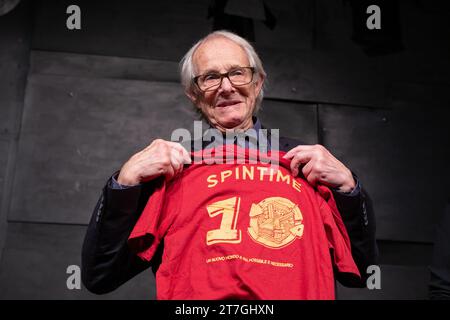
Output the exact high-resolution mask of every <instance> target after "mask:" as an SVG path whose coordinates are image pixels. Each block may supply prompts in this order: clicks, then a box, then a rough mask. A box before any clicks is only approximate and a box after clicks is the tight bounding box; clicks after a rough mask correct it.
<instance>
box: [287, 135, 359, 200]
mask: <svg viewBox="0 0 450 320" xmlns="http://www.w3.org/2000/svg"><path fill="white" fill-rule="evenodd" d="M283 158H285V159H291V172H292V174H293V175H294V177H296V176H297V175H298V173H299V168H301V170H302V172H303V175H304V176H305V178H306V180H308V182H309V183H310V184H311V185H313V186H315V185H317V184H323V185H326V186H328V187H332V188H336V189H338V190H339V191H341V192H351V191H352V190H353V189H354V188H355V179H354V178H353V175H352V172H351V171H350V170H349V169H348V168H347V167H346V166H345V165H344V164H343V163H342V162H340V161H339V160H338V159H336V158H335V157H334V156H333V155H332V154H331V153H330V152H329V151H328V150H327V149H326V148H325V147H324V146H322V145H319V144H316V145H311V146H310V145H299V146H297V147H295V148H293V149H291V150H289V151H288V152H287V153H286V154H285V155H284V156H283Z"/></svg>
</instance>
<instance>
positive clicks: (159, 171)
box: [117, 139, 191, 186]
mask: <svg viewBox="0 0 450 320" xmlns="http://www.w3.org/2000/svg"><path fill="white" fill-rule="evenodd" d="M186 163H191V157H190V155H189V153H188V152H187V151H186V149H184V148H183V146H182V145H181V144H179V143H178V142H172V141H166V140H162V139H156V140H154V141H153V142H152V143H151V144H150V145H149V146H148V147H146V148H145V149H144V150H141V151H139V152H138V153H136V154H134V155H133V156H132V157H131V158H130V159H129V160H128V161H127V162H126V163H125V164H124V165H123V166H122V168H121V169H120V174H119V176H118V178H117V182H118V183H120V184H121V185H127V186H133V185H137V184H139V183H142V182H147V181H150V180H153V179H155V178H157V177H159V176H162V175H164V176H165V177H166V179H167V180H170V179H172V178H173V177H174V176H175V175H177V174H179V173H180V172H181V171H182V170H183V165H184V164H186Z"/></svg>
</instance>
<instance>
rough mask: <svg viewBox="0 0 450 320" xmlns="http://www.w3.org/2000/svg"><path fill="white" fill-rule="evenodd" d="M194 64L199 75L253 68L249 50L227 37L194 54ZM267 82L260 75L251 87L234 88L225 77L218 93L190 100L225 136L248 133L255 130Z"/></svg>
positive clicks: (218, 38) (205, 43) (197, 96)
mask: <svg viewBox="0 0 450 320" xmlns="http://www.w3.org/2000/svg"><path fill="white" fill-rule="evenodd" d="M193 63H194V68H195V73H196V75H202V74H205V73H209V72H219V73H225V72H228V71H229V70H230V69H232V68H234V67H248V66H250V65H249V61H248V59H247V54H246V53H245V50H244V49H243V48H241V47H240V46H239V45H238V44H236V43H234V42H233V41H231V40H229V39H227V38H224V37H216V38H212V39H209V40H207V41H206V42H204V43H203V44H201V45H200V47H198V48H197V50H196V51H195V53H194V56H193ZM263 81H264V79H263V78H262V77H261V76H260V75H259V74H255V75H254V76H253V81H252V82H251V83H249V84H246V85H243V86H233V85H232V84H231V83H230V81H229V80H228V78H226V77H224V78H223V80H222V84H221V85H220V86H219V87H218V88H217V89H215V90H212V91H206V92H200V93H199V94H198V95H196V96H193V95H190V94H188V96H189V98H190V99H191V100H192V102H193V103H194V104H195V105H196V106H197V107H198V108H199V109H200V110H201V111H202V113H203V115H204V116H205V117H206V118H207V120H208V122H209V123H210V124H211V125H212V126H213V127H215V128H217V129H219V130H221V131H223V132H225V131H226V130H227V129H244V130H245V129H248V128H251V127H252V126H253V123H252V114H253V110H254V109H255V105H256V97H257V96H258V94H259V92H260V91H261V87H262V84H263Z"/></svg>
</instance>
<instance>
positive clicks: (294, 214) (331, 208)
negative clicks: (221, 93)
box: [128, 149, 360, 300]
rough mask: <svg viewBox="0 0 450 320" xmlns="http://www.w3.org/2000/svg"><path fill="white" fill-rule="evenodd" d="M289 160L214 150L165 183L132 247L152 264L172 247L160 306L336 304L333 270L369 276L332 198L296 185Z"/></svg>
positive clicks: (159, 282)
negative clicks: (200, 302)
mask: <svg viewBox="0 0 450 320" xmlns="http://www.w3.org/2000/svg"><path fill="white" fill-rule="evenodd" d="M235 151H236V149H235ZM284 154H285V153H284V152H279V153H278V152H272V154H271V156H272V157H273V156H276V155H279V161H280V163H279V164H280V165H279V166H278V167H274V166H273V165H271V164H270V163H267V161H265V160H262V161H257V162H256V163H255V161H253V162H251V163H242V162H243V161H240V162H241V163H236V161H234V163H232V164H226V163H225V164H210V163H211V161H208V159H209V160H211V157H209V158H208V155H206V153H205V154H203V156H204V159H205V160H204V161H203V162H202V163H194V164H192V165H190V166H189V167H188V168H186V169H185V170H184V171H183V172H182V173H181V174H180V175H179V176H178V177H177V178H175V179H173V180H171V181H170V182H169V183H165V182H163V183H161V185H160V186H159V187H158V188H157V189H156V190H155V192H154V193H153V194H152V196H151V197H150V198H149V200H148V203H147V205H146V207H145V209H144V211H143V213H142V215H141V217H140V218H139V220H138V222H137V223H136V226H135V227H134V229H133V231H132V233H131V235H130V237H129V240H128V243H129V245H130V247H131V248H132V249H133V250H135V251H136V253H137V255H138V256H139V257H141V258H142V259H144V260H147V261H150V260H151V259H152V257H153V255H154V253H155V251H156V249H157V247H158V246H159V245H160V244H162V245H163V246H164V251H163V255H162V262H161V265H160V267H159V269H158V271H157V273H156V289H157V299H268V300H275V299H334V298H335V290H334V274H333V268H335V269H336V271H337V272H344V273H350V274H354V276H356V277H359V276H360V275H359V272H358V269H357V267H356V265H355V263H354V261H353V258H352V255H351V250H350V241H349V238H348V235H347V232H346V229H345V226H344V224H343V222H342V219H341V217H340V215H339V212H338V210H337V207H336V204H335V202H334V199H333V196H332V193H331V191H330V190H329V189H328V188H327V187H324V186H319V187H318V188H317V189H315V188H313V187H312V186H310V185H309V184H308V182H307V181H306V180H305V179H302V178H301V177H295V178H294V177H293V176H292V175H291V172H290V169H289V163H290V161H289V160H285V159H282V158H281V157H282V156H283V155H284ZM201 155H202V154H201V153H197V154H196V156H197V158H195V159H197V160H198V159H199V158H198V157H199V156H201ZM238 155H239V156H238V158H239V157H240V159H247V162H249V161H248V159H249V154H248V150H247V151H244V150H243V149H239V150H238ZM213 156H214V154H213ZM252 159H253V158H252ZM260 159H267V158H264V155H260ZM197 162H198V161H197ZM205 162H206V163H205ZM162 242H163V243H162Z"/></svg>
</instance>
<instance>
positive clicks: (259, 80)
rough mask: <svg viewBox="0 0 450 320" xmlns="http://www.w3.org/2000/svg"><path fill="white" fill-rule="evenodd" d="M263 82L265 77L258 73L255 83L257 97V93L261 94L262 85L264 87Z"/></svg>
mask: <svg viewBox="0 0 450 320" xmlns="http://www.w3.org/2000/svg"><path fill="white" fill-rule="evenodd" d="M264 80H265V77H264V76H263V75H262V74H259V73H258V78H257V79H256V81H255V90H256V95H259V93H260V92H261V90H262V88H263V85H264Z"/></svg>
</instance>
